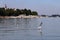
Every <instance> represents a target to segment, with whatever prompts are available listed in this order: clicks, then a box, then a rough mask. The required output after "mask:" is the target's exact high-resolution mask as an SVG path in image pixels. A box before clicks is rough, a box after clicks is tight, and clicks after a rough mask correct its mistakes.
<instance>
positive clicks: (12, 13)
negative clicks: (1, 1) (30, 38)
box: [0, 7, 38, 18]
mask: <svg viewBox="0 0 60 40" xmlns="http://www.w3.org/2000/svg"><path fill="white" fill-rule="evenodd" d="M37 16H38V13H37V12H36V11H31V10H30V9H26V8H25V9H15V8H4V7H2V8H0V18H22V17H23V18H31V17H37Z"/></svg>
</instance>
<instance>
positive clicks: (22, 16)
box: [0, 15, 39, 18]
mask: <svg viewBox="0 0 60 40" xmlns="http://www.w3.org/2000/svg"><path fill="white" fill-rule="evenodd" d="M0 18H39V16H32V15H30V16H24V15H20V16H0Z"/></svg>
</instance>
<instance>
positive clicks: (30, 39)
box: [0, 18, 60, 40]
mask: <svg viewBox="0 0 60 40" xmlns="http://www.w3.org/2000/svg"><path fill="white" fill-rule="evenodd" d="M41 22H43V24H42V29H41V31H40V30H39V29H38V27H39V25H40V23H41ZM0 40H60V18H33V19H24V18H21V19H19V18H18V19H12V18H10V19H0Z"/></svg>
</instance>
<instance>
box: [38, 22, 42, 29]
mask: <svg viewBox="0 0 60 40" xmlns="http://www.w3.org/2000/svg"><path fill="white" fill-rule="evenodd" d="M41 26H42V22H41V23H40V25H39V27H38V29H39V30H41V29H42V27H41Z"/></svg>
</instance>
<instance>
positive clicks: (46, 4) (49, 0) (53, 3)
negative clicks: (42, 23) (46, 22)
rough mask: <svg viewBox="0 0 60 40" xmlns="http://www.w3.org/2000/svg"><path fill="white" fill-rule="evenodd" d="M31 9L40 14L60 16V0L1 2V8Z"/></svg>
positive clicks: (2, 0) (1, 0) (12, 0)
mask: <svg viewBox="0 0 60 40" xmlns="http://www.w3.org/2000/svg"><path fill="white" fill-rule="evenodd" d="M4 4H7V6H8V7H9V8H19V9H24V8H27V9H31V10H33V11H37V12H38V13H39V14H47V15H51V14H60V0H0V7H2V6H4Z"/></svg>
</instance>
